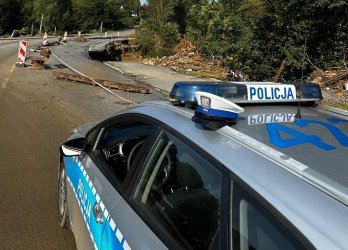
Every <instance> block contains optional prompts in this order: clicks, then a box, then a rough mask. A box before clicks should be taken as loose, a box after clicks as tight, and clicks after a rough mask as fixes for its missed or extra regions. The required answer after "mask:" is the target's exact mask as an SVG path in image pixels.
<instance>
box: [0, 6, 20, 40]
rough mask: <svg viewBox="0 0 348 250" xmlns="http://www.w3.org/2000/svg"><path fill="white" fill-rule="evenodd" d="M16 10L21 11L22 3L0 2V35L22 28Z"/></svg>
mask: <svg viewBox="0 0 348 250" xmlns="http://www.w3.org/2000/svg"><path fill="white" fill-rule="evenodd" d="M18 10H22V1H20V0H0V34H3V33H11V32H12V30H14V29H21V28H22V26H23V19H22V16H21V13H18Z"/></svg>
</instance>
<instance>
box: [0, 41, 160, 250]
mask: <svg viewBox="0 0 348 250" xmlns="http://www.w3.org/2000/svg"><path fill="white" fill-rule="evenodd" d="M38 42H40V41H38V40H36V41H35V40H30V41H29V46H28V50H29V49H30V48H31V47H33V46H34V45H35V44H36V43H38ZM91 43H92V42H88V43H85V44H78V43H73V42H71V43H69V44H68V45H66V46H59V47H55V48H52V50H53V51H54V53H55V54H57V55H58V56H59V57H61V58H62V59H64V61H65V62H67V63H69V64H70V65H71V66H74V67H76V68H77V69H79V70H81V71H82V72H83V73H87V74H88V75H90V76H92V77H94V78H104V79H110V78H111V79H112V80H115V81H119V82H126V83H132V84H137V85H139V84H140V85H141V83H139V82H137V81H133V80H132V79H131V78H129V77H127V76H126V75H122V74H120V73H117V72H115V71H114V70H111V69H110V68H108V67H106V66H105V65H104V64H103V63H101V62H98V61H91V60H89V59H88V57H87V48H88V46H89V44H91ZM17 50H18V42H1V43H0V162H1V164H0V167H1V170H0V221H1V222H0V223H1V226H0V249H75V248H76V246H75V239H74V236H73V234H72V233H71V232H70V231H69V230H64V229H61V228H60V227H59V225H58V223H57V216H56V215H57V208H56V206H57V164H58V146H59V144H60V143H61V142H62V141H63V140H65V139H66V138H67V137H68V135H69V131H70V130H71V129H72V128H74V127H76V126H78V125H80V124H82V123H86V122H90V121H95V120H97V119H99V118H101V117H104V116H106V115H110V114H111V113H113V112H115V111H117V110H120V109H124V108H126V107H128V106H130V105H131V104H129V103H127V102H125V101H123V100H121V99H118V98H116V97H115V96H113V95H110V94H109V93H107V92H105V91H104V90H102V89H100V88H98V87H95V86H89V85H84V84H77V83H72V82H67V81H62V80H55V79H54V78H53V77H52V71H53V70H63V71H68V69H66V68H64V67H63V65H62V64H61V62H60V61H58V60H57V59H55V58H53V57H51V58H50V59H49V61H48V62H47V63H46V70H42V71H38V70H34V69H31V68H30V67H27V68H14V67H13V65H14V64H15V62H16V60H17ZM29 55H30V53H29ZM114 92H115V93H116V94H118V95H120V96H122V97H124V98H127V99H130V100H132V101H135V102H141V101H144V100H153V99H166V97H165V96H164V95H163V94H161V93H158V92H156V91H151V94H149V95H145V94H138V93H128V92H123V91H114Z"/></svg>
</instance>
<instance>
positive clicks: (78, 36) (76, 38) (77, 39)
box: [72, 35, 87, 42]
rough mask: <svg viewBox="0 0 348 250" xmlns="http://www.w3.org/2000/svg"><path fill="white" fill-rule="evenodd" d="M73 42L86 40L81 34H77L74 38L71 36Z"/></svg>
mask: <svg viewBox="0 0 348 250" xmlns="http://www.w3.org/2000/svg"><path fill="white" fill-rule="evenodd" d="M72 40H73V41H75V42H87V38H86V37H84V36H82V35H77V36H75V37H74V38H72Z"/></svg>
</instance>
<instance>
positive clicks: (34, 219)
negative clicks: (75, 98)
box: [0, 42, 83, 249]
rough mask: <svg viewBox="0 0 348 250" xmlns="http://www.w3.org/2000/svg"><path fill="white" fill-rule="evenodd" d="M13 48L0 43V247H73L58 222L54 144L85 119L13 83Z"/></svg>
mask: <svg viewBox="0 0 348 250" xmlns="http://www.w3.org/2000/svg"><path fill="white" fill-rule="evenodd" d="M17 50H18V42H15V43H5V44H0V109H1V110H0V143H1V144H0V145H1V146H0V147H1V149H0V161H1V164H0V166H1V170H0V221H1V222H0V223H1V226H0V249H75V248H76V247H75V240H74V236H73V234H72V233H71V232H70V231H68V230H62V229H61V228H59V226H58V224H57V219H56V218H57V217H56V215H57V210H56V200H57V199H56V196H57V192H56V189H57V188H56V182H57V181H56V180H57V145H59V143H60V142H61V141H62V139H63V138H65V137H66V136H67V134H68V132H69V127H68V126H67V124H71V123H72V122H81V121H83V118H82V117H80V118H78V117H76V115H75V114H74V115H73V116H72V117H75V121H72V120H71V116H69V110H62V108H61V107H59V106H57V105H55V103H49V102H47V100H46V99H43V98H42V97H41V96H39V95H36V94H35V92H28V91H27V89H26V88H22V87H21V86H20V85H19V84H18V83H17V82H16V70H14V71H13V72H12V73H11V71H12V70H13V69H12V66H13V65H14V63H15V62H16V59H17ZM70 115H71V113H70Z"/></svg>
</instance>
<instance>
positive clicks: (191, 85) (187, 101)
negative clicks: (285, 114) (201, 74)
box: [169, 82, 323, 106]
mask: <svg viewBox="0 0 348 250" xmlns="http://www.w3.org/2000/svg"><path fill="white" fill-rule="evenodd" d="M197 91H203V92H207V93H211V94H214V95H217V96H220V97H222V98H224V99H227V100H230V101H233V102H234V103H239V104H241V103H269V102H308V103H314V102H316V101H320V100H322V99H323V97H322V93H321V89H320V86H319V85H318V84H314V83H304V84H296V83H283V84H280V83H273V82H176V83H175V84H174V86H173V88H172V91H171V92H170V95H169V98H170V101H171V102H172V103H173V104H176V105H186V106H196V105H197V101H196V98H195V94H194V93H195V92H197Z"/></svg>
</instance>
